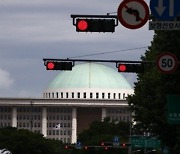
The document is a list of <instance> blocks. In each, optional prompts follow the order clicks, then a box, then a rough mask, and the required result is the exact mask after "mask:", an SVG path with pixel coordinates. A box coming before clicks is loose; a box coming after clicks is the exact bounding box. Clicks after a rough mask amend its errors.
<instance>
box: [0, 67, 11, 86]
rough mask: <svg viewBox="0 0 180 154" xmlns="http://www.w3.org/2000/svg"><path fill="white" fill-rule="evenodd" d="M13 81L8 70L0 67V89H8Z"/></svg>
mask: <svg viewBox="0 0 180 154" xmlns="http://www.w3.org/2000/svg"><path fill="white" fill-rule="evenodd" d="M13 83H14V80H13V79H12V78H11V76H10V74H9V72H7V71H6V70H3V69H1V68H0V89H8V88H10V87H11V86H12V85H13Z"/></svg>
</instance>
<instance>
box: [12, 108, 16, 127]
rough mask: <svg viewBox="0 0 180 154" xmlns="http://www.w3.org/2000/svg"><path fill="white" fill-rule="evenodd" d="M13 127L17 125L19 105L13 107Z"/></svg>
mask: <svg viewBox="0 0 180 154" xmlns="http://www.w3.org/2000/svg"><path fill="white" fill-rule="evenodd" d="M12 127H17V107H13V109H12Z"/></svg>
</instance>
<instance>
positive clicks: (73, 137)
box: [71, 107, 77, 143]
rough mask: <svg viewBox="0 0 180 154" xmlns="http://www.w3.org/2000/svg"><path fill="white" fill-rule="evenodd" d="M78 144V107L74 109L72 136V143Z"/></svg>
mask: <svg viewBox="0 0 180 154" xmlns="http://www.w3.org/2000/svg"><path fill="white" fill-rule="evenodd" d="M76 142H77V109H76V107H73V108H72V136H71V143H76Z"/></svg>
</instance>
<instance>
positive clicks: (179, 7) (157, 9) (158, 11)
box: [150, 0, 180, 21]
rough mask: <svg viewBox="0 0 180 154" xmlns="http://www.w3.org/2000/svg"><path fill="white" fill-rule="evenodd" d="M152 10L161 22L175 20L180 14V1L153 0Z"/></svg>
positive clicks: (151, 2) (151, 3)
mask: <svg viewBox="0 0 180 154" xmlns="http://www.w3.org/2000/svg"><path fill="white" fill-rule="evenodd" d="M150 9H151V13H152V14H153V15H154V16H155V17H156V18H157V19H159V20H164V21H168V20H173V19H174V18H175V17H176V16H177V15H178V14H179V13H180V0H151V1H150Z"/></svg>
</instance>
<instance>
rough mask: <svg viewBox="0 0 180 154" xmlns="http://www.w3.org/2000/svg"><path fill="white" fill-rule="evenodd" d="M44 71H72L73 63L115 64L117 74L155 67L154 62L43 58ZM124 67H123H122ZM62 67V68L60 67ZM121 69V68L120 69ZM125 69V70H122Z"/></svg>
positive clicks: (140, 71) (141, 71)
mask: <svg viewBox="0 0 180 154" xmlns="http://www.w3.org/2000/svg"><path fill="white" fill-rule="evenodd" d="M43 61H44V65H45V66H46V70H72V67H73V66H74V65H75V62H78V61H79V62H103V63H106V62H108V63H115V64H116V68H118V72H122V73H123V72H124V73H128V72H132V73H143V71H144V70H145V69H146V68H144V67H145V66H146V65H150V66H151V65H155V61H127V60H91V59H50V58H44V59H43ZM122 65H124V66H122ZM62 66H63V67H62ZM121 67H122V68H121ZM124 67H125V68H124Z"/></svg>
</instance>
